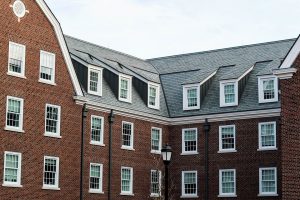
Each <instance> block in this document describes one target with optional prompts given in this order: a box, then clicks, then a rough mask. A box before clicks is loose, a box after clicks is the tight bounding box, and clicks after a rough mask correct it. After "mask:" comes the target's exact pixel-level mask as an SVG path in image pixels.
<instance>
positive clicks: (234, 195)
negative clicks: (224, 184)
mask: <svg viewBox="0 0 300 200" xmlns="http://www.w3.org/2000/svg"><path fill="white" fill-rule="evenodd" d="M218 197H220V198H222V197H224V198H226V197H237V195H236V194H220V195H218Z"/></svg>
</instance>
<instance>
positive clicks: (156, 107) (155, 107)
mask: <svg viewBox="0 0 300 200" xmlns="http://www.w3.org/2000/svg"><path fill="white" fill-rule="evenodd" d="M148 108H151V109H154V110H159V107H158V106H150V105H148Z"/></svg>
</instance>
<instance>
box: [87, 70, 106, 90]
mask: <svg viewBox="0 0 300 200" xmlns="http://www.w3.org/2000/svg"><path fill="white" fill-rule="evenodd" d="M102 71H103V69H101V68H99V69H98V68H92V67H89V68H88V73H89V75H88V93H90V94H94V95H99V96H102Z"/></svg>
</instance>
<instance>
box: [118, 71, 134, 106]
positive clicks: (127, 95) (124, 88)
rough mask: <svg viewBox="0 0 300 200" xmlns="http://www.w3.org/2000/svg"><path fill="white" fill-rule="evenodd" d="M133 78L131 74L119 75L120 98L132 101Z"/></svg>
mask: <svg viewBox="0 0 300 200" xmlns="http://www.w3.org/2000/svg"><path fill="white" fill-rule="evenodd" d="M131 80H132V78H131V77H130V76H126V75H119V100H120V101H125V102H128V103H131V85H132V84H131Z"/></svg>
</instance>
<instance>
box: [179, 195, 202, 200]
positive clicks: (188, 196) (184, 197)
mask: <svg viewBox="0 0 300 200" xmlns="http://www.w3.org/2000/svg"><path fill="white" fill-rule="evenodd" d="M198 197H199V196H198V195H181V196H180V198H182V199H187V198H198Z"/></svg>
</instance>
